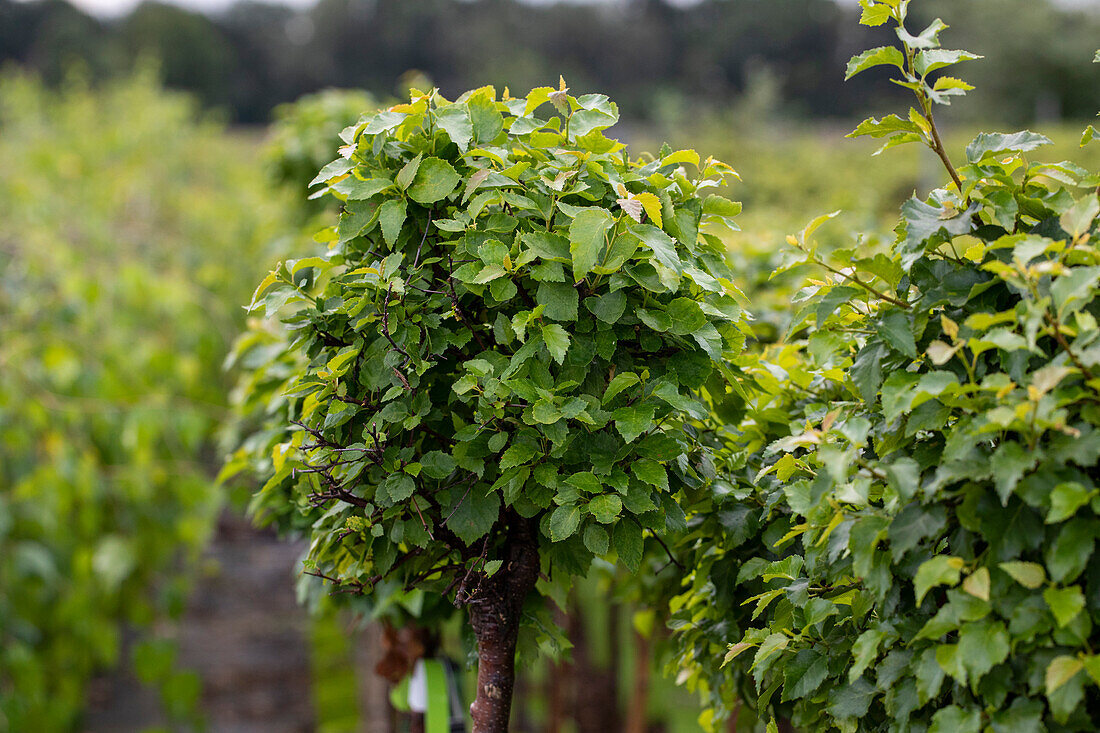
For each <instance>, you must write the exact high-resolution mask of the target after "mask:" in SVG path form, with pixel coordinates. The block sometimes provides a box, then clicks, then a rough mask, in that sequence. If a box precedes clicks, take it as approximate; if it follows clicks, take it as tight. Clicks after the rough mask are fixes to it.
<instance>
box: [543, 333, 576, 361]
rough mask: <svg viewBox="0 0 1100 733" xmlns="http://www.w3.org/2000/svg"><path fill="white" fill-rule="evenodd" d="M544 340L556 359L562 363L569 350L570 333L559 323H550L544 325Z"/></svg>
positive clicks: (551, 354)
mask: <svg viewBox="0 0 1100 733" xmlns="http://www.w3.org/2000/svg"><path fill="white" fill-rule="evenodd" d="M542 340H543V341H545V342H546V348H547V350H548V351H549V352H550V356H552V357H554V361H556V362H557V363H559V364H561V363H563V362H564V361H565V353H566V352H567V351H568V350H569V334H568V333H567V332H566V330H565V329H564V328H562V327H561V326H560V325H558V324H557V323H548V324H546V325H544V326H543V327H542Z"/></svg>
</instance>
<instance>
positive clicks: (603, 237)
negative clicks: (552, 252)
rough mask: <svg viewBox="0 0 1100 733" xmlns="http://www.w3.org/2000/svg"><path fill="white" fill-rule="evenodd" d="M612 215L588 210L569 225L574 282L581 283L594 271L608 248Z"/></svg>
mask: <svg viewBox="0 0 1100 733" xmlns="http://www.w3.org/2000/svg"><path fill="white" fill-rule="evenodd" d="M612 224H613V220H612V218H611V214H610V213H609V212H607V211H606V210H604V209H600V208H586V209H583V210H582V211H581V212H580V213H578V214H577V216H576V217H574V219H573V222H572V224H570V225H569V253H570V255H571V256H572V258H573V280H574V281H576V282H579V281H581V280H583V279H584V276H585V275H587V274H588V273H589V272H591V271H592V268H593V267H595V266H596V263H597V262H598V261H599V257H600V253H601V252H602V251H603V250H604V249H605V247H606V246H607V230H608V229H610V228H611V225H612Z"/></svg>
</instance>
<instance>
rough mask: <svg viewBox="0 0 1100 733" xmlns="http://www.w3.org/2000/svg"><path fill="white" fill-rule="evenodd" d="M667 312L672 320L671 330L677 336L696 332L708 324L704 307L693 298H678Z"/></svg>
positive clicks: (669, 306) (670, 304)
mask: <svg viewBox="0 0 1100 733" xmlns="http://www.w3.org/2000/svg"><path fill="white" fill-rule="evenodd" d="M665 312H666V313H668V316H669V318H670V319H671V320H672V324H671V326H670V327H669V330H670V331H671V332H672V333H674V334H676V335H677V336H687V335H689V334H694V333H696V332H697V331H699V329H701V328H703V327H704V326H705V325H706V324H707V317H706V315H705V314H704V313H703V309H702V308H701V307H700V306H699V303H698V302H696V301H694V300H692V299H691V298H676V299H675V300H673V301H672V302H671V303H669V304H668V309H667V310H666V311H665Z"/></svg>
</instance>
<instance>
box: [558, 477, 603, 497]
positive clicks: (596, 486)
mask: <svg viewBox="0 0 1100 733" xmlns="http://www.w3.org/2000/svg"><path fill="white" fill-rule="evenodd" d="M565 483H567V484H569V485H570V486H573V487H575V488H576V489H577V491H579V492H582V493H584V494H599V493H601V492H602V491H603V484H602V483H600V480H599V479H598V478H596V475H595V474H594V473H592V472H591V471H578V472H577V473H575V474H573V475H572V476H570V477H569V478H567V479H565Z"/></svg>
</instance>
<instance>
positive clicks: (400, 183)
mask: <svg viewBox="0 0 1100 733" xmlns="http://www.w3.org/2000/svg"><path fill="white" fill-rule="evenodd" d="M422 160H424V154H423V153H417V155H416V157H415V158H413V159H412V160H410V161H409V162H408V163H406V164H405V165H403V166H402V167H401V170H399V171H398V172H397V176H395V177H394V179H393V182H394V183H396V184H397V187H398V188H400V189H401V190H402V191H404V190H406V189H407V188H408V187H409V184H411V183H412V182H413V178H414V177H415V176H416V171H417V169H419V168H420V163H421V161H422Z"/></svg>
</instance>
